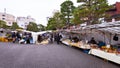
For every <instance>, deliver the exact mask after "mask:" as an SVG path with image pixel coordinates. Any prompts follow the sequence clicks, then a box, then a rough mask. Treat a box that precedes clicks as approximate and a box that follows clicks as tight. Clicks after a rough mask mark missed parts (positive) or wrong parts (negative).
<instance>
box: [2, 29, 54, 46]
mask: <svg viewBox="0 0 120 68" xmlns="http://www.w3.org/2000/svg"><path fill="white" fill-rule="evenodd" d="M51 32H52V31H41V32H32V31H27V30H22V29H16V30H15V31H6V30H3V29H2V30H0V41H1V42H12V41H13V37H12V34H13V33H19V35H21V34H22V37H25V36H26V37H27V36H28V35H31V37H32V38H31V39H30V41H31V42H30V43H32V44H38V43H41V44H46V43H48V40H47V38H48V35H49V34H50V33H51ZM42 35H46V36H47V38H45V37H43V36H42ZM38 38H40V39H39V40H41V41H40V42H39V40H38ZM19 41H20V42H23V41H24V39H23V38H22V39H21V40H19Z"/></svg>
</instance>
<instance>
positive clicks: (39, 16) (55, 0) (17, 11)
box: [0, 0, 120, 25]
mask: <svg viewBox="0 0 120 68" xmlns="http://www.w3.org/2000/svg"><path fill="white" fill-rule="evenodd" d="M64 1H65V0H0V12H4V8H6V12H7V13H8V14H12V15H14V16H16V17H17V16H24V17H27V16H28V15H29V16H31V17H33V18H35V19H36V23H39V24H43V25H46V24H47V19H46V17H50V16H52V14H53V12H54V11H55V10H59V9H60V4H61V3H62V2H64ZM71 1H73V3H74V5H75V6H77V5H78V3H76V1H77V0H71ZM117 1H118V2H120V1H119V0H108V2H109V3H110V4H114V3H115V2H117Z"/></svg>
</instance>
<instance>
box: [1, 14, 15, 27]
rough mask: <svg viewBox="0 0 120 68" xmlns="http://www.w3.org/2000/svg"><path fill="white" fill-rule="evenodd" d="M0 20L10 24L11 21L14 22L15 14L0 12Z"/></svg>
mask: <svg viewBox="0 0 120 68" xmlns="http://www.w3.org/2000/svg"><path fill="white" fill-rule="evenodd" d="M0 20H3V21H5V22H6V25H8V26H12V24H13V22H15V16H13V15H11V14H7V13H0Z"/></svg>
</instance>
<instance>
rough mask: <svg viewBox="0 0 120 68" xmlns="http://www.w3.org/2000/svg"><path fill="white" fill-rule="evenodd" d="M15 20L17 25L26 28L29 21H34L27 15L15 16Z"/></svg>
mask: <svg viewBox="0 0 120 68" xmlns="http://www.w3.org/2000/svg"><path fill="white" fill-rule="evenodd" d="M16 22H17V24H18V26H19V27H21V28H23V29H26V28H27V25H29V23H30V22H35V19H34V18H31V17H30V16H27V17H17V19H16Z"/></svg>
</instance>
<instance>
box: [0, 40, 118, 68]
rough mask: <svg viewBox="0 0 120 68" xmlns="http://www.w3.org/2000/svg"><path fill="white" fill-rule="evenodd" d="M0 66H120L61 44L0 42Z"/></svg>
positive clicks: (67, 67)
mask: <svg viewBox="0 0 120 68" xmlns="http://www.w3.org/2000/svg"><path fill="white" fill-rule="evenodd" d="M0 68H120V66H119V65H118V64H115V63H112V62H107V61H105V60H103V59H101V58H98V57H95V56H92V55H88V54H86V53H83V52H82V51H81V50H79V49H76V48H73V47H69V46H65V45H63V44H59V45H57V44H56V43H53V44H47V45H36V44H17V43H2V42H0Z"/></svg>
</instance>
